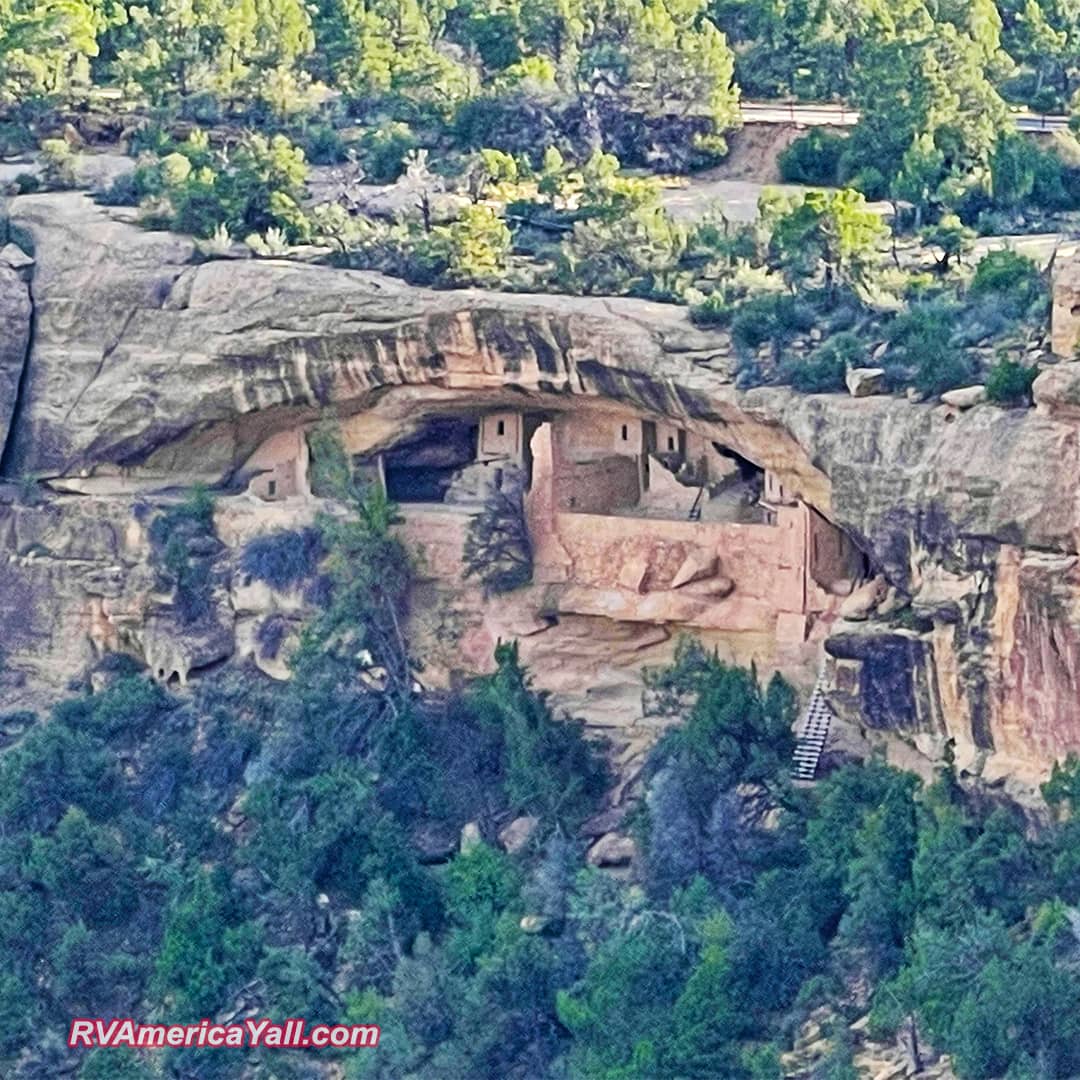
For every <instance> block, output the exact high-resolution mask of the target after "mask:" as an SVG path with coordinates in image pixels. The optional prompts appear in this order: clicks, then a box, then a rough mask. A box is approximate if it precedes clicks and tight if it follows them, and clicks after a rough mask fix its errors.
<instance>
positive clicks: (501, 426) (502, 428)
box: [495, 420, 506, 435]
mask: <svg viewBox="0 0 1080 1080" xmlns="http://www.w3.org/2000/svg"><path fill="white" fill-rule="evenodd" d="M495 431H496V434H498V435H505V434H506V421H505V420H500V421H499V422H498V424H497V425H496V427H495Z"/></svg>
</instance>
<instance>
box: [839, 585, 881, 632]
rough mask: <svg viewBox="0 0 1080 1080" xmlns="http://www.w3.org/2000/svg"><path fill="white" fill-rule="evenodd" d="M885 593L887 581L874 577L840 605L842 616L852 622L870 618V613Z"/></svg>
mask: <svg viewBox="0 0 1080 1080" xmlns="http://www.w3.org/2000/svg"><path fill="white" fill-rule="evenodd" d="M884 595H885V583H884V582H883V581H882V579H881V578H879V577H877V578H874V579H873V580H872V581H867V582H866V583H865V584H863V585H860V586H859V588H857V589H856V590H855V591H854V592H853V593H852V594H851V595H850V596H849V597H847V599H845V600H844V602H843V603H842V604H841V605H840V617H841V618H842V619H847V620H849V621H850V622H860V621H862V620H863V619H868V618H869V617H870V613H871V612H872V611H873V610H874V609H875V608H876V607H877V605H878V603H879V602H880V601H881V599H882V598H883V597H884Z"/></svg>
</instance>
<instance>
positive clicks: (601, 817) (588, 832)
mask: <svg viewBox="0 0 1080 1080" xmlns="http://www.w3.org/2000/svg"><path fill="white" fill-rule="evenodd" d="M625 817H626V808H625V807H622V806H616V807H612V808H611V809H610V810H601V811H600V813H599V814H594V815H593V816H592V817H591V818H589V819H588V820H587V821H586V822H585V823H584V824H583V825H582V826H581V828H580V829H579V830H578V835H579V836H584V837H587V838H588V839H590V840H595V839H596V838H597V837H600V836H603V835H604V833H609V832H612V831H613V830H614V829H617V828H618V827H619V826H620V825H621V824H622V822H623V818H625Z"/></svg>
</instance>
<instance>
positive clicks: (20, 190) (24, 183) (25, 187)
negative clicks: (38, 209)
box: [14, 172, 41, 195]
mask: <svg viewBox="0 0 1080 1080" xmlns="http://www.w3.org/2000/svg"><path fill="white" fill-rule="evenodd" d="M14 184H15V193H16V194H17V195H33V194H34V192H35V191H40V190H41V181H40V180H39V179H38V178H37V176H35V175H34V173H31V172H21V173H19V174H18V176H16V177H15V180H14Z"/></svg>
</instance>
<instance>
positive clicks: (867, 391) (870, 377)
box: [844, 367, 886, 398]
mask: <svg viewBox="0 0 1080 1080" xmlns="http://www.w3.org/2000/svg"><path fill="white" fill-rule="evenodd" d="M844 382H845V383H847V388H848V393H849V394H850V395H851V396H852V397H857V398H862V397H872V396H873V395H874V394H884V393H885V392H886V390H885V369H884V368H879V367H857V368H851V369H850V370H849V371H848V373H847V374H846V375H845V376H844Z"/></svg>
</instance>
